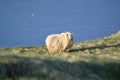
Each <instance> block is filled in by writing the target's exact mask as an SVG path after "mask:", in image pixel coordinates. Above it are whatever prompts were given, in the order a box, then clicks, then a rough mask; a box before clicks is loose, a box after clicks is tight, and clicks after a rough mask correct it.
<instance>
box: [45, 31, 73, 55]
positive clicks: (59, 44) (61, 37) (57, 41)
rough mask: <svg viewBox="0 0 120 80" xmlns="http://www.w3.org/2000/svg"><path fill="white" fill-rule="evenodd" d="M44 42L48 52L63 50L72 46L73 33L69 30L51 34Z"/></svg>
mask: <svg viewBox="0 0 120 80" xmlns="http://www.w3.org/2000/svg"><path fill="white" fill-rule="evenodd" d="M45 43H46V49H47V51H48V53H51V54H53V53H55V52H59V53H60V52H65V51H66V50H67V49H69V48H71V47H72V46H73V35H72V34H71V33H70V32H65V33H61V34H51V35H49V36H48V37H47V38H46V40H45Z"/></svg>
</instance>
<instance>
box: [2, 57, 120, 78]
mask: <svg viewBox="0 0 120 80" xmlns="http://www.w3.org/2000/svg"><path fill="white" fill-rule="evenodd" d="M1 57H2V59H3V60H4V58H5V60H6V59H7V60H9V61H8V62H7V61H0V80H5V79H6V80H8V79H10V80H120V63H113V62H109V63H103V64H99V63H95V61H96V60H97V58H94V57H91V58H90V62H85V61H77V62H74V63H71V62H67V61H63V60H58V59H57V60H50V59H44V60H43V59H39V58H27V57H19V56H1ZM1 57H0V58H1Z"/></svg>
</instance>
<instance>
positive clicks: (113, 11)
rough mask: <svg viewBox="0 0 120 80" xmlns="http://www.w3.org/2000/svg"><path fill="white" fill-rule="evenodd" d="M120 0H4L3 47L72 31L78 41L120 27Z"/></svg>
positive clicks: (0, 2)
mask: <svg viewBox="0 0 120 80" xmlns="http://www.w3.org/2000/svg"><path fill="white" fill-rule="evenodd" d="M119 4H120V0H110V1H108V0H75V1H73V0H56V1H54V0H34V1H33V0H19V1H18V0H12V1H11V0H0V48H4V47H16V46H41V45H45V38H46V37H47V36H48V35H49V34H53V33H57V34H58V33H61V32H65V31H69V32H71V33H73V34H74V35H73V36H74V42H75V43H77V42H82V41H86V40H94V39H96V38H102V37H106V36H109V35H110V34H113V33H116V32H117V31H119V30H120V9H119V8H120V5H119Z"/></svg>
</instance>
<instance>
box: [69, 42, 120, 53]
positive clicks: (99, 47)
mask: <svg viewBox="0 0 120 80" xmlns="http://www.w3.org/2000/svg"><path fill="white" fill-rule="evenodd" d="M119 46H120V44H116V45H110V46H107V45H100V46H93V47H85V48H76V49H71V50H69V52H78V51H85V50H92V49H105V48H109V47H119Z"/></svg>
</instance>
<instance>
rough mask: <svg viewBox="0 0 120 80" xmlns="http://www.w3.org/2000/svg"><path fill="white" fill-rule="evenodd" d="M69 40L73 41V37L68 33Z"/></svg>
mask: <svg viewBox="0 0 120 80" xmlns="http://www.w3.org/2000/svg"><path fill="white" fill-rule="evenodd" d="M66 34H67V36H68V39H69V40H73V35H72V34H71V33H70V32H66Z"/></svg>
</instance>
